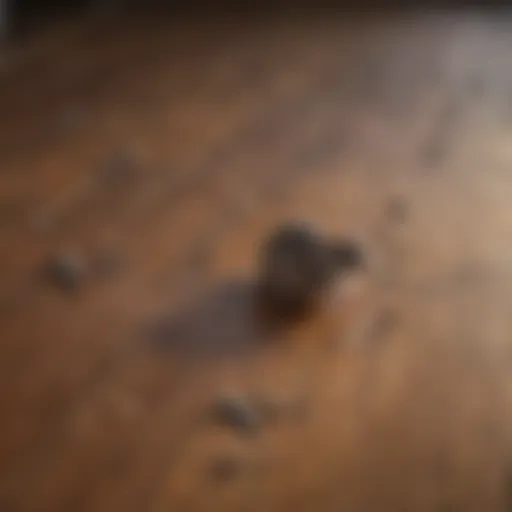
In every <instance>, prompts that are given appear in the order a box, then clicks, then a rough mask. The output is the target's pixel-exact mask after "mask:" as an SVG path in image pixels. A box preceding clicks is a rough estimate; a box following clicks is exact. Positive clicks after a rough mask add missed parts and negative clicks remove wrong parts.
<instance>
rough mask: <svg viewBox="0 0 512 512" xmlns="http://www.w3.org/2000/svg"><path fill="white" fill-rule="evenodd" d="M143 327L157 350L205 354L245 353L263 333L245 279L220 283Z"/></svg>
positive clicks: (179, 354) (184, 355)
mask: <svg viewBox="0 0 512 512" xmlns="http://www.w3.org/2000/svg"><path fill="white" fill-rule="evenodd" d="M145 331H146V334H147V341H148V342H149V344H150V346H151V347H152V348H153V350H155V352H156V353H158V354H162V355H163V354H165V353H167V352H168V353H169V354H172V355H176V356H182V357H208V358H217V357H232V356H241V355H246V354H248V353H250V352H252V351H254V350H256V349H257V348H258V346H259V344H260V343H261V342H264V340H265V334H266V332H265V329H264V326H263V325H262V323H261V322H260V321H259V318H258V316H257V314H256V312H255V301H254V287H253V285H252V284H251V283H248V282H231V283H227V284H224V285H220V286H219V287H217V288H214V289H212V290H210V291H208V292H206V293H205V294H204V295H203V296H201V297H200V298H199V299H197V301H195V302H193V303H192V304H190V305H188V306H186V307H185V308H184V309H183V310H182V311H181V312H179V313H178V314H175V315H171V316H167V315H165V314H164V315H163V316H162V317H161V318H157V319H156V320H154V321H153V322H152V323H151V324H150V325H149V328H146V329H145Z"/></svg>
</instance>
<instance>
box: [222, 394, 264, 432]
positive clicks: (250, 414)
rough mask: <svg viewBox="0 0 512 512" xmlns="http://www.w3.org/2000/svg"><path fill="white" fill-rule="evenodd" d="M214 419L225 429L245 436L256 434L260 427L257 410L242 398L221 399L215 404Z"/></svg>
mask: <svg viewBox="0 0 512 512" xmlns="http://www.w3.org/2000/svg"><path fill="white" fill-rule="evenodd" d="M214 413H215V417H216V418H217V421H218V422H219V423H220V424H221V425H224V426H226V427H230V428H231V429H233V430H235V431H237V432H239V433H241V434H245V435H248V434H249V435H250V434H256V433H257V432H258V431H259V429H260V427H261V423H262V421H261V417H260V414H259V412H258V410H257V408H255V407H253V406H252V404H251V403H249V401H248V400H246V399H245V398H243V397H222V398H220V399H219V400H218V401H217V403H216V404H215V408H214Z"/></svg>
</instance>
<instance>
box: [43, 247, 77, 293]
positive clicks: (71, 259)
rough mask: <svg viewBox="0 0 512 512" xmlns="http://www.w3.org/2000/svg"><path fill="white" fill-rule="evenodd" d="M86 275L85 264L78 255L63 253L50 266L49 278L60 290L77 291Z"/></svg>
mask: <svg viewBox="0 0 512 512" xmlns="http://www.w3.org/2000/svg"><path fill="white" fill-rule="evenodd" d="M84 275H85V264H84V262H83V260H82V258H81V257H80V256H79V255H78V254H72V253H61V254H58V255H57V256H55V257H54V258H53V259H52V260H51V261H50V262H49V264H48V277H49V279H50V281H51V282H52V283H53V284H54V285H55V286H57V287H58V288H60V289H62V290H66V291H75V290H76V289H78V288H79V286H80V285H81V283H82V281H83V279H84Z"/></svg>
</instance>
